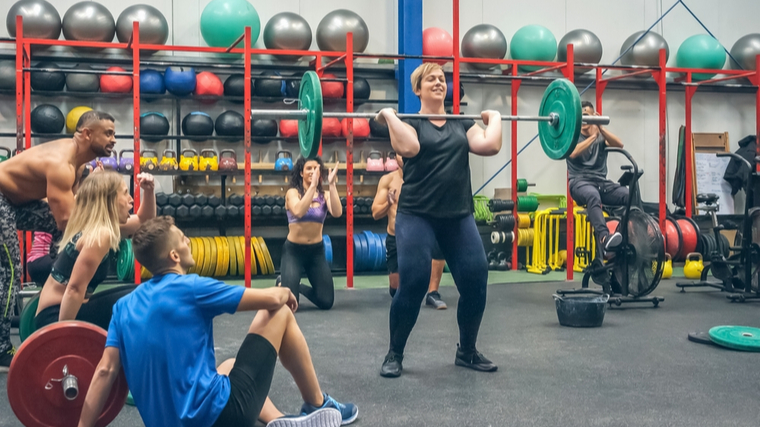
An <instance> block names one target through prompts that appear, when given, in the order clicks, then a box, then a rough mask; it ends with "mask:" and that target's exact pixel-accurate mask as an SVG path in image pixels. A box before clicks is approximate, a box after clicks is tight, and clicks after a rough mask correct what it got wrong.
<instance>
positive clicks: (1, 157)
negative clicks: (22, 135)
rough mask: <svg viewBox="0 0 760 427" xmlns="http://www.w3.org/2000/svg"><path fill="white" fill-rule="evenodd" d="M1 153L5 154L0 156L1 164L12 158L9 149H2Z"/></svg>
mask: <svg viewBox="0 0 760 427" xmlns="http://www.w3.org/2000/svg"><path fill="white" fill-rule="evenodd" d="M0 151H2V152H4V153H5V154H0V163H2V162H4V161H6V160H8V159H10V158H11V150H10V149H9V148H7V147H0Z"/></svg>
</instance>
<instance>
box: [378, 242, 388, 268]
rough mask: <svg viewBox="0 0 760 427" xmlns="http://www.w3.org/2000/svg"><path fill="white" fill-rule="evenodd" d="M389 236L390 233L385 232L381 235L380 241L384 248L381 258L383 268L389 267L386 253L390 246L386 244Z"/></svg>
mask: <svg viewBox="0 0 760 427" xmlns="http://www.w3.org/2000/svg"><path fill="white" fill-rule="evenodd" d="M387 238H388V233H383V234H381V235H380V243H381V247H382V248H383V249H382V259H381V260H380V268H381V269H383V270H387V269H388V263H387V261H388V260H387V257H386V254H387V253H388V248H387V247H386V246H385V242H386V239H387Z"/></svg>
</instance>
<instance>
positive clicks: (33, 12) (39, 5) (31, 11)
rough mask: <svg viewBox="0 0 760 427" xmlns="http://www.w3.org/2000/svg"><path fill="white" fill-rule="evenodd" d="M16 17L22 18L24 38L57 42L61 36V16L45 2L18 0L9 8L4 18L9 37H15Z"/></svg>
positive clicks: (53, 7)
mask: <svg viewBox="0 0 760 427" xmlns="http://www.w3.org/2000/svg"><path fill="white" fill-rule="evenodd" d="M16 15H21V16H23V17H24V37H33V38H36V39H53V40H57V39H58V37H59V36H60V35H61V15H59V14H58V11H57V10H56V8H55V6H53V5H52V4H50V3H48V2H46V1H45V0H20V1H17V2H16V3H15V4H14V5H13V6H11V8H10V10H8V16H7V17H6V18H5V26H6V28H8V35H9V36H11V37H16Z"/></svg>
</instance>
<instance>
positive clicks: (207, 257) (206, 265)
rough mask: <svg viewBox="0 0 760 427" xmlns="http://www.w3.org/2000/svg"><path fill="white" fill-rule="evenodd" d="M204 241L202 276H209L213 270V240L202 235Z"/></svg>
mask: <svg viewBox="0 0 760 427" xmlns="http://www.w3.org/2000/svg"><path fill="white" fill-rule="evenodd" d="M201 241H202V242H203V255H204V256H203V267H202V268H201V276H204V277H208V271H209V270H211V255H212V254H211V242H209V241H208V237H201Z"/></svg>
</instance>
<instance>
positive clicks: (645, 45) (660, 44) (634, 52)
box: [620, 31, 670, 67]
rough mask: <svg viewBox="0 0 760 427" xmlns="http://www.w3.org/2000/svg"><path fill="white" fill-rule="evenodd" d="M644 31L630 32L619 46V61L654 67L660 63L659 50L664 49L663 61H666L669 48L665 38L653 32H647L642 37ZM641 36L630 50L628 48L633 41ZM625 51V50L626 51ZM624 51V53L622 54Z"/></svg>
mask: <svg viewBox="0 0 760 427" xmlns="http://www.w3.org/2000/svg"><path fill="white" fill-rule="evenodd" d="M644 33H645V31H637V32H635V33H633V34H631V35H630V36H629V37H628V38H627V39H625V41H624V42H623V45H622V46H620V54H621V55H622V57H621V58H620V63H621V64H622V65H641V66H645V67H656V66H658V65H660V50H661V49H665V61H666V62H667V60H668V58H669V57H670V48H669V47H668V42H666V41H665V39H664V38H663V37H662V36H661V35H659V34H657V33H655V32H652V31H650V32H648V33H646V34H645V35H644V36H643V37H642V34H644ZM639 37H641V40H639V42H638V43H636V45H635V46H633V48H631V50H628V48H630V47H631V46H632V45H633V43H634V42H635V41H636V40H638V39H639ZM626 51H627V52H626ZM624 53H625V54H624Z"/></svg>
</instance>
